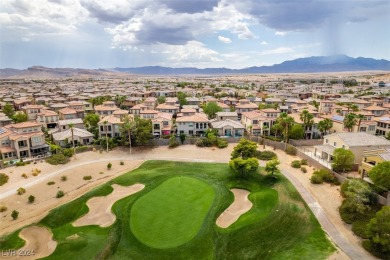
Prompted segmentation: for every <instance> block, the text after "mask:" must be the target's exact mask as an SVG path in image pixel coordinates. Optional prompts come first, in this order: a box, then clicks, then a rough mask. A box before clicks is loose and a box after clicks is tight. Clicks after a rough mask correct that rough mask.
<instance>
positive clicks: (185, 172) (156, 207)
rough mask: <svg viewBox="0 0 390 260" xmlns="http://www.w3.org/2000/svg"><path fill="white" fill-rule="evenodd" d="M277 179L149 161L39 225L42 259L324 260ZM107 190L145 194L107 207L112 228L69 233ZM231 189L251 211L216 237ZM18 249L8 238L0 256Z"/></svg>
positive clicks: (305, 216)
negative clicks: (115, 187)
mask: <svg viewBox="0 0 390 260" xmlns="http://www.w3.org/2000/svg"><path fill="white" fill-rule="evenodd" d="M276 176H277V178H276V179H275V178H272V177H270V176H264V175H263V174H254V175H252V176H248V177H247V178H245V179H238V178H237V177H235V175H234V174H233V173H232V172H231V171H230V169H229V167H228V166H227V164H216V163H212V164H210V163H184V162H170V161H148V162H146V163H144V164H143V165H142V166H141V167H139V168H138V169H136V170H134V171H132V172H129V173H126V174H124V175H122V176H120V177H118V178H116V179H114V180H112V181H110V182H108V183H106V184H104V185H102V186H100V187H98V188H96V189H94V190H92V191H91V192H89V193H87V194H85V195H84V196H82V197H80V198H78V199H76V200H74V201H72V202H70V203H68V204H65V205H63V206H60V207H58V208H56V209H54V210H52V211H51V212H50V213H49V214H48V215H47V217H45V218H44V219H43V220H42V221H40V223H39V225H44V226H47V227H48V228H50V229H51V230H52V231H53V234H54V238H55V239H56V240H57V241H58V246H57V248H56V251H55V252H54V253H53V254H52V255H51V256H49V257H48V258H47V259H66V258H75V256H76V259H94V258H98V259H104V258H109V259H326V258H327V256H329V254H331V253H332V252H333V251H334V250H335V248H334V246H333V245H332V244H331V242H330V241H329V240H328V239H327V238H326V236H325V233H324V232H323V231H322V229H321V227H320V225H319V223H318V221H317V220H316V219H315V217H314V216H313V214H312V213H311V211H310V210H309V208H308V207H307V205H306V204H305V203H304V202H303V200H302V198H301V197H300V195H299V193H298V192H297V191H296V190H295V188H294V187H293V186H292V185H291V183H289V182H288V181H287V180H286V179H285V178H284V177H283V176H281V175H276ZM113 183H116V184H119V185H126V186H127V185H132V184H134V183H143V184H145V185H146V186H145V188H144V189H143V190H142V191H140V192H138V193H136V194H134V195H131V196H128V197H126V198H123V199H121V200H119V201H117V202H116V203H115V204H114V205H113V209H112V210H113V212H114V213H115V215H116V216H117V220H116V222H115V223H114V224H113V225H112V226H110V227H107V228H101V227H99V226H84V227H73V226H72V225H71V223H72V222H73V221H75V220H76V219H78V218H79V217H80V216H82V215H84V214H85V213H86V212H87V211H88V207H87V206H86V202H87V201H88V199H90V198H91V197H94V196H104V195H107V194H109V193H110V192H111V191H112V188H111V187H110V185H111V184H113ZM231 188H243V189H246V190H248V191H250V192H251V193H250V195H249V199H250V200H251V202H252V203H253V207H252V209H251V210H250V211H248V212H247V213H245V214H244V215H242V216H241V217H240V218H239V219H238V221H237V222H235V223H234V224H233V225H231V226H230V227H228V228H226V229H223V228H219V227H218V226H216V224H215V221H216V219H217V218H218V216H219V215H220V214H221V213H222V212H223V211H224V210H225V209H226V208H227V207H228V206H229V205H230V204H231V203H232V201H233V194H232V193H231V192H230V190H229V189H231ZM172 205H174V206H175V207H172ZM75 234H77V236H78V238H77V239H69V237H70V236H72V235H75ZM21 242H22V240H21V239H18V238H17V237H16V236H15V233H13V234H10V235H9V236H8V237H5V238H3V242H2V243H1V244H0V250H1V249H11V248H17V247H20V246H21V245H22V243H21Z"/></svg>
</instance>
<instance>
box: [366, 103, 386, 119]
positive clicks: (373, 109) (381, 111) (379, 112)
mask: <svg viewBox="0 0 390 260" xmlns="http://www.w3.org/2000/svg"><path fill="white" fill-rule="evenodd" d="M363 111H366V112H369V113H372V114H373V115H374V116H376V117H381V116H384V115H385V114H387V108H384V107H378V106H369V107H365V108H363Z"/></svg>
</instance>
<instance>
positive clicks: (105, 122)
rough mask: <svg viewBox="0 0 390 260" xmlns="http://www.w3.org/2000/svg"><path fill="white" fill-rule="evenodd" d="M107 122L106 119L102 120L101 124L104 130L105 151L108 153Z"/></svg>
mask: <svg viewBox="0 0 390 260" xmlns="http://www.w3.org/2000/svg"><path fill="white" fill-rule="evenodd" d="M107 124H108V121H107V120H105V121H104V122H103V125H104V130H105V131H106V147H107V153H108V133H107Z"/></svg>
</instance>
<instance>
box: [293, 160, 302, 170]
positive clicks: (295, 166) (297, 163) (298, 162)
mask: <svg viewBox="0 0 390 260" xmlns="http://www.w3.org/2000/svg"><path fill="white" fill-rule="evenodd" d="M291 167H293V168H297V169H298V168H301V161H300V160H294V161H292V162H291Z"/></svg>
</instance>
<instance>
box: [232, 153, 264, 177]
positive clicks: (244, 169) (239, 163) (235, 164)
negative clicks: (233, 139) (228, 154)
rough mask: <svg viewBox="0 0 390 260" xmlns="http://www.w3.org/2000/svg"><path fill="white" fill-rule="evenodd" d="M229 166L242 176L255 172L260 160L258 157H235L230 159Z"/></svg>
mask: <svg viewBox="0 0 390 260" xmlns="http://www.w3.org/2000/svg"><path fill="white" fill-rule="evenodd" d="M229 167H230V168H231V169H232V170H233V171H234V172H236V173H238V174H239V175H240V176H241V177H243V176H245V175H247V174H249V173H253V172H255V171H256V170H257V169H258V168H259V161H258V160H257V159H256V158H248V159H242V158H235V159H232V160H230V162H229Z"/></svg>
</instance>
